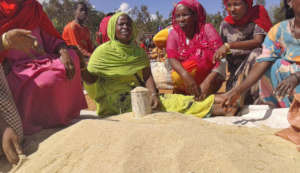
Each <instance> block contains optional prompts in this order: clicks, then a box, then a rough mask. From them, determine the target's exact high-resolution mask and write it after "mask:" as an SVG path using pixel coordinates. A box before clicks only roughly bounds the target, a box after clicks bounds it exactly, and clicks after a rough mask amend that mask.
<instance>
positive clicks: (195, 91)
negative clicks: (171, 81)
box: [182, 73, 201, 100]
mask: <svg viewBox="0 0 300 173" xmlns="http://www.w3.org/2000/svg"><path fill="white" fill-rule="evenodd" d="M182 78H183V81H184V85H185V87H186V88H187V92H188V93H189V94H191V95H194V96H195V99H196V100H198V99H199V96H200V95H201V89H200V88H199V86H198V85H197V83H196V81H195V79H194V78H193V77H192V76H191V75H190V74H189V73H185V74H184V75H183V76H182Z"/></svg>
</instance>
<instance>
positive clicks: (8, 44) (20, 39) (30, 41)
mask: <svg viewBox="0 0 300 173" xmlns="http://www.w3.org/2000/svg"><path fill="white" fill-rule="evenodd" d="M2 44H3V47H4V49H7V50H8V49H16V50H19V51H23V52H24V53H26V54H27V55H29V56H31V57H32V53H31V51H32V50H35V51H37V52H40V53H41V54H44V53H45V52H44V50H43V49H42V48H41V47H40V46H39V44H38V41H37V39H36V37H35V36H33V35H32V33H31V31H29V30H24V29H12V30H9V31H8V32H6V33H5V36H4V39H2Z"/></svg>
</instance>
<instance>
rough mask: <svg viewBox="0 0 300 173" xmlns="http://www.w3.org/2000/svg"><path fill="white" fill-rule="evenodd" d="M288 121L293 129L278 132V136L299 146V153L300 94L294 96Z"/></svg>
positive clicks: (299, 148)
mask: <svg viewBox="0 0 300 173" xmlns="http://www.w3.org/2000/svg"><path fill="white" fill-rule="evenodd" d="M288 121H289V123H290V124H291V127H290V128H288V129H284V130H281V131H279V132H277V133H276V135H277V136H280V137H282V138H284V139H286V140H289V141H291V142H293V143H294V144H296V145H298V151H300V94H295V96H294V101H293V103H292V105H291V107H290V110H289V114H288Z"/></svg>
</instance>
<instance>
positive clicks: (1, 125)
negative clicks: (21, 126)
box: [0, 116, 23, 164]
mask: <svg viewBox="0 0 300 173" xmlns="http://www.w3.org/2000/svg"><path fill="white" fill-rule="evenodd" d="M0 136H1V140H0V141H2V144H1V147H2V149H3V152H4V154H5V156H6V158H7V160H8V161H9V162H10V163H11V164H17V163H18V161H19V156H18V155H20V154H22V153H23V152H22V148H21V145H20V140H19V137H18V135H17V134H16V132H15V131H14V130H13V129H12V128H11V127H9V126H8V125H7V124H6V122H5V121H4V120H3V119H2V117H1V116H0Z"/></svg>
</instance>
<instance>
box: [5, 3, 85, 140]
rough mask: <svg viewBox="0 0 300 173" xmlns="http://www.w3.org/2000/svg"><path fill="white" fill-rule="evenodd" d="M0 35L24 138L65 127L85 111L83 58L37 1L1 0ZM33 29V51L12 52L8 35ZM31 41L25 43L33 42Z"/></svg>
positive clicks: (8, 78)
mask: <svg viewBox="0 0 300 173" xmlns="http://www.w3.org/2000/svg"><path fill="white" fill-rule="evenodd" d="M0 16H1V18H0V34H1V35H3V38H4V40H6V44H7V47H8V51H6V52H5V54H4V55H3V56H4V57H5V58H6V61H7V62H8V63H7V66H8V67H9V69H10V70H9V71H7V73H8V74H7V81H8V84H9V86H10V89H11V91H12V93H13V96H14V100H15V103H16V106H17V108H18V111H19V113H20V116H21V118H22V123H23V128H24V133H25V134H27V135H28V134H32V133H34V132H38V131H40V130H41V129H42V128H50V127H55V126H58V125H66V124H68V123H69V122H70V121H71V120H72V119H74V118H76V117H77V116H79V113H80V110H81V109H83V108H85V107H86V102H85V98H84V95H83V92H82V85H81V83H80V70H79V60H78V56H77V55H76V54H75V53H74V52H73V51H70V50H67V49H66V46H65V43H64V41H63V40H62V39H61V38H60V35H59V33H58V32H57V31H56V30H55V28H54V27H53V25H52V23H51V22H50V20H49V19H48V17H47V15H46V13H44V12H43V8H42V6H41V5H40V3H39V2H37V1H36V0H26V1H23V0H1V1H0ZM14 28H21V29H26V30H29V31H30V33H31V34H32V35H33V36H34V37H35V39H36V41H35V43H34V45H33V46H32V49H31V50H30V51H25V52H23V51H18V50H15V49H12V48H13V44H14V43H15V41H14V40H7V37H8V33H7V31H9V30H11V29H14ZM31 43H32V42H31V41H28V42H26V44H31Z"/></svg>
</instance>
